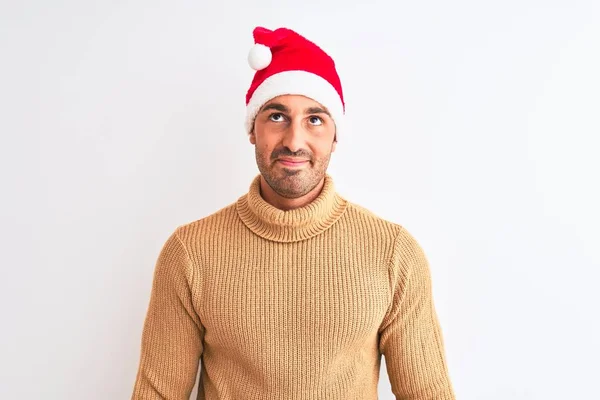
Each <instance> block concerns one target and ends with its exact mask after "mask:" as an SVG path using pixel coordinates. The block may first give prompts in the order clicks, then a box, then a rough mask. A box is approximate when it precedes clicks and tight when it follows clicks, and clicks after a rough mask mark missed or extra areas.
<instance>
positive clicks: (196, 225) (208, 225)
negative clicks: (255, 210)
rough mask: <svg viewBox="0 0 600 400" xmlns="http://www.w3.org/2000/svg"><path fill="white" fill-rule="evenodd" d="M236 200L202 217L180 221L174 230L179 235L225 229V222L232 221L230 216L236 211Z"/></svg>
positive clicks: (207, 232)
mask: <svg viewBox="0 0 600 400" xmlns="http://www.w3.org/2000/svg"><path fill="white" fill-rule="evenodd" d="M236 203H237V201H236V202H233V203H230V204H228V205H226V206H224V207H222V208H220V209H218V210H217V211H214V212H212V213H211V214H208V215H206V216H204V217H201V218H198V219H195V220H192V221H187V222H183V223H181V224H180V225H179V226H177V228H176V231H177V233H178V234H179V235H180V236H187V235H189V234H190V233H198V232H200V231H201V232H202V233H203V234H210V233H211V232H213V231H217V230H222V229H227V222H228V221H229V222H231V221H234V219H233V218H232V217H234V216H235V214H236V213H237V211H236Z"/></svg>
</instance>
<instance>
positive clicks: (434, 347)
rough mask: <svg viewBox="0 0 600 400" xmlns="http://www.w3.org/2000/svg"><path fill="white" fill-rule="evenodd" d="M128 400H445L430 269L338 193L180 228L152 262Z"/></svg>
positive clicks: (246, 201)
mask: <svg viewBox="0 0 600 400" xmlns="http://www.w3.org/2000/svg"><path fill="white" fill-rule="evenodd" d="M153 276H154V278H153V283H152V290H151V295H150V301H149V306H148V311H147V314H146V318H145V322H144V327H143V332H142V339H141V357H140V362H139V368H138V371H137V377H136V381H135V386H134V389H133V395H132V399H140V400H141V399H145V400H149V399H168V400H183V399H186V400H187V399H189V397H190V393H191V392H192V389H193V387H194V384H195V378H196V376H197V372H198V367H199V364H200V366H201V372H200V383H199V386H198V397H197V399H206V400H240V399H244V400H245V399H257V400H258V399H273V400H287V399H307V400H308V399H311V400H315V399H330V400H337V399H339V400H354V399H355V400H375V399H377V398H378V397H377V385H378V380H379V371H380V364H381V356H382V355H383V356H384V357H385V359H386V368H387V373H388V375H389V379H390V384H391V388H392V391H393V393H394V394H395V397H396V399H406V400H453V399H455V395H454V392H453V388H452V384H451V381H450V378H449V374H448V368H447V364H446V359H445V351H444V344H443V339H442V332H441V328H440V325H439V322H438V318H437V315H436V311H435V308H434V304H433V299H432V286H431V278H430V271H429V266H428V262H427V259H426V257H425V255H424V252H423V250H422V248H421V247H420V245H419V244H418V243H417V241H416V240H415V238H414V237H413V236H412V235H411V234H410V233H409V232H408V231H407V230H406V229H405V228H404V227H402V226H401V225H399V224H396V223H392V222H389V221H386V220H384V219H382V218H380V217H377V216H376V215H374V214H373V213H371V212H370V211H368V210H367V209H365V208H363V207H361V206H359V205H356V204H354V203H351V202H349V201H348V200H346V199H345V198H343V197H342V196H341V195H340V194H339V193H337V192H336V190H335V188H334V184H333V180H332V178H331V176H330V175H328V174H327V175H326V177H325V183H324V186H323V189H322V191H321V192H320V194H319V195H318V197H317V198H316V199H315V200H313V201H312V202H311V203H309V204H308V205H305V206H303V207H300V208H296V209H292V210H287V211H283V210H280V209H278V208H276V207H274V206H272V205H270V204H269V203H267V202H266V201H265V200H264V199H263V198H262V196H261V193H260V175H258V176H256V178H255V179H254V180H253V181H252V183H251V185H250V189H249V191H248V193H247V194H244V195H243V196H242V197H240V198H239V199H238V200H237V201H235V202H234V203H233V204H231V205H229V206H227V207H225V208H222V209H221V210H219V211H217V212H215V213H214V214H212V215H209V216H207V217H204V218H202V219H199V220H197V221H194V222H190V223H187V224H183V225H180V226H178V227H177V228H176V229H175V230H174V231H173V233H172V234H171V235H170V236H169V238H168V239H167V240H166V242H165V244H164V246H163V248H162V250H161V252H160V254H159V256H158V260H157V262H156V266H155V270H154V275H153Z"/></svg>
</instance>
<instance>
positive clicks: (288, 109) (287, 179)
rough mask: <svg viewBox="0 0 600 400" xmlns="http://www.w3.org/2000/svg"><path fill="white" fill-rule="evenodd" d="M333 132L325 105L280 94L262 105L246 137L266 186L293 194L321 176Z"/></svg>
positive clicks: (332, 143)
mask: <svg viewBox="0 0 600 400" xmlns="http://www.w3.org/2000/svg"><path fill="white" fill-rule="evenodd" d="M335 133H336V132H335V123H334V121H333V119H332V118H331V115H330V113H329V111H328V110H327V108H326V107H324V106H322V105H321V104H320V103H317V102H316V101H314V100H313V99H310V98H308V97H305V96H302V95H282V96H277V97H275V98H273V99H271V100H269V101H268V102H267V103H265V104H264V105H263V106H262V108H261V109H260V110H259V112H258V114H257V116H256V119H255V121H254V129H253V130H252V132H251V133H250V136H249V138H250V143H252V144H253V145H254V146H255V153H256V163H257V165H258V169H259V171H260V173H261V175H262V176H263V178H264V179H265V180H266V181H267V183H268V184H269V186H270V187H271V188H273V190H275V191H276V192H277V193H278V194H279V195H280V196H282V197H287V198H296V197H301V196H303V195H305V194H307V193H308V192H310V191H311V190H312V189H313V188H314V187H315V186H317V185H318V184H319V182H320V181H321V180H322V179H323V178H324V176H325V172H326V170H327V166H328V165H329V159H330V158H331V153H333V152H334V151H335V145H336V141H335ZM288 161H289V162H288ZM294 161H297V162H296V163H295V162H294Z"/></svg>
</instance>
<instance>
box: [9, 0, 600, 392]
mask: <svg viewBox="0 0 600 400" xmlns="http://www.w3.org/2000/svg"><path fill="white" fill-rule="evenodd" d="M256 25H264V26H266V27H269V28H272V29H274V28H277V27H279V26H287V27H290V28H292V29H294V30H297V31H298V32H299V33H301V34H303V35H305V36H306V37H307V38H309V39H311V40H314V41H315V42H317V43H318V44H319V45H321V46H322V47H323V48H324V49H325V50H326V51H328V52H329V54H331V55H332V57H333V58H334V59H335V60H336V63H337V65H338V71H339V74H340V77H341V79H342V84H343V88H344V91H345V95H346V101H347V116H348V125H349V130H347V131H346V132H345V135H344V136H340V138H339V139H340V142H339V144H338V147H337V150H336V152H335V153H334V155H333V157H332V161H331V164H330V168H329V172H330V173H331V174H332V176H333V177H334V179H335V180H336V186H337V188H338V191H339V192H340V193H341V194H343V195H344V196H345V197H347V198H348V199H349V200H351V201H354V202H356V203H359V204H361V205H363V206H365V207H367V208H369V209H370V210H371V211H373V212H374V213H376V214H378V215H380V216H382V217H384V218H387V219H390V220H392V221H395V222H397V223H400V224H402V225H404V226H405V227H406V228H407V229H408V230H409V231H410V232H411V233H412V234H413V235H414V236H415V237H416V238H417V240H418V241H419V242H420V243H421V245H422V246H423V248H424V250H425V252H426V254H427V256H428V259H429V261H430V266H431V271H432V275H433V290H434V297H435V304H436V308H437V310H438V314H439V318H440V322H441V325H442V328H443V334H444V340H445V344H446V351H447V358H448V363H449V368H450V374H451V378H452V381H453V384H454V387H455V390H456V393H457V397H458V398H459V399H463V400H482V399H483V400H487V399H490V400H506V399H528V400H529V399H540V400H541V399H544V400H549V399H556V400H558V399H561V400H562V399H576V398H585V399H592V398H595V399H598V398H600V397H598V396H599V395H598V386H597V379H598V376H599V375H600V367H599V365H600V364H599V362H598V360H599V359H600V339H599V338H600V322H599V319H598V316H599V311H598V306H599V305H600V299H599V295H598V289H597V286H598V282H599V278H600V273H599V272H598V271H599V268H600V250H599V243H600V233H599V226H600V212H599V211H598V204H600V189H599V184H598V182H599V181H600V179H599V177H598V175H599V172H600V161H599V160H598V151H599V149H600V146H598V145H599V139H598V137H599V135H600V120H599V110H600V78H599V72H598V71H600V2H597V1H592V0H590V1H576V0H562V1H550V0H545V1H541V0H540V1H523V0H520V1H516V0H510V1H474V0H473V1H465V0H459V1H420V2H415V1H411V2H398V1H388V2H371V3H370V4H369V5H366V2H365V3H362V2H360V3H359V2H356V3H353V2H349V1H330V2H321V1H313V0H304V1H297V2H282V1H272V2H265V1H253V2H248V1H237V2H218V1H210V2H208V1H204V2H203V1H161V2H158V1H114V0H112V1H103V2H100V1H97V2H92V1H52V2H43V1H37V2H32V1H20V2H17V1H13V2H9V1H5V2H2V5H1V8H0V60H1V62H0V116H1V118H0V132H1V140H2V141H1V146H0V171H1V172H0V173H1V182H0V183H1V186H0V187H1V191H2V192H1V194H2V195H1V197H0V202H1V207H0V217H1V220H0V235H1V236H0V239H1V243H2V253H1V255H2V262H1V275H0V296H1V297H0V307H1V310H0V311H1V314H0V315H1V317H0V318H1V320H0V321H1V324H2V325H1V329H0V398H2V399H9V398H10V399H41V398H44V399H56V400H59V399H126V398H129V396H130V395H131V391H132V388H133V383H134V379H135V374H136V370H137V366H138V361H139V359H138V357H139V351H140V340H141V332H142V324H143V320H144V316H145V312H146V308H147V306H148V302H149V296H150V288H151V281H152V273H153V268H154V262H155V261H156V257H157V256H158V252H159V250H160V247H161V246H162V244H163V243H164V241H165V240H166V238H167V236H168V235H169V234H170V232H171V231H172V230H173V229H174V228H175V227H176V226H177V225H179V224H182V223H186V222H190V221H193V220H196V219H199V218H202V217H204V216H206V215H208V214H210V213H212V212H214V211H216V210H218V209H220V208H222V207H224V206H226V205H228V204H230V203H232V202H233V201H235V200H236V199H237V198H238V197H239V196H241V195H242V194H244V193H245V192H246V191H247V189H248V185H249V183H250V181H251V179H252V178H253V177H254V176H255V175H256V174H257V173H258V169H257V167H256V163H255V160H254V148H253V147H252V145H251V144H250V143H249V142H248V140H247V137H246V135H245V133H244V130H243V117H244V96H245V94H246V90H247V89H248V87H249V84H250V80H251V78H252V73H253V71H252V70H251V69H250V68H249V66H248V64H247V62H246V56H247V52H248V50H249V49H250V47H251V45H252V44H253V40H252V35H251V32H252V28H254V26H256ZM379 393H380V398H381V399H392V398H393V395H392V394H391V391H390V389H389V381H388V377H387V375H386V373H385V365H383V364H382V371H381V379H380V392H379ZM194 395H195V392H194Z"/></svg>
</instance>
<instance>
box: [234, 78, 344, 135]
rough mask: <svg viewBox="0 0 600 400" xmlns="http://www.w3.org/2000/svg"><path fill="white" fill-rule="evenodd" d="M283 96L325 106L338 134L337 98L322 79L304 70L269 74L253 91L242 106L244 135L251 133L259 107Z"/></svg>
mask: <svg viewBox="0 0 600 400" xmlns="http://www.w3.org/2000/svg"><path fill="white" fill-rule="evenodd" d="M284 94H298V95H302V96H306V97H309V98H311V99H313V100H314V101H316V102H318V103H320V104H321V105H323V106H324V107H326V108H327V110H328V111H329V113H330V114H331V117H332V119H333V121H334V122H335V127H336V134H338V135H339V131H340V130H341V129H340V128H341V126H342V124H343V117H344V106H343V104H342V100H341V99H340V95H339V94H338V92H337V91H336V90H335V88H334V87H333V86H332V85H331V83H329V82H328V81H327V80H326V79H323V78H322V77H320V76H319V75H317V74H313V73H311V72H307V71H283V72H280V73H277V74H275V75H271V76H270V77H268V78H267V79H265V80H264V81H263V82H262V83H261V84H260V85H259V86H258V87H257V88H256V90H255V91H254V93H253V94H252V97H251V98H250V101H249V102H248V105H247V106H246V120H245V126H246V133H248V134H249V133H251V132H252V129H253V128H254V119H255V118H256V114H258V111H259V110H260V108H261V107H262V106H263V105H264V104H265V103H266V102H268V101H269V100H271V99H272V98H274V97H277V96H281V95H284Z"/></svg>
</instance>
